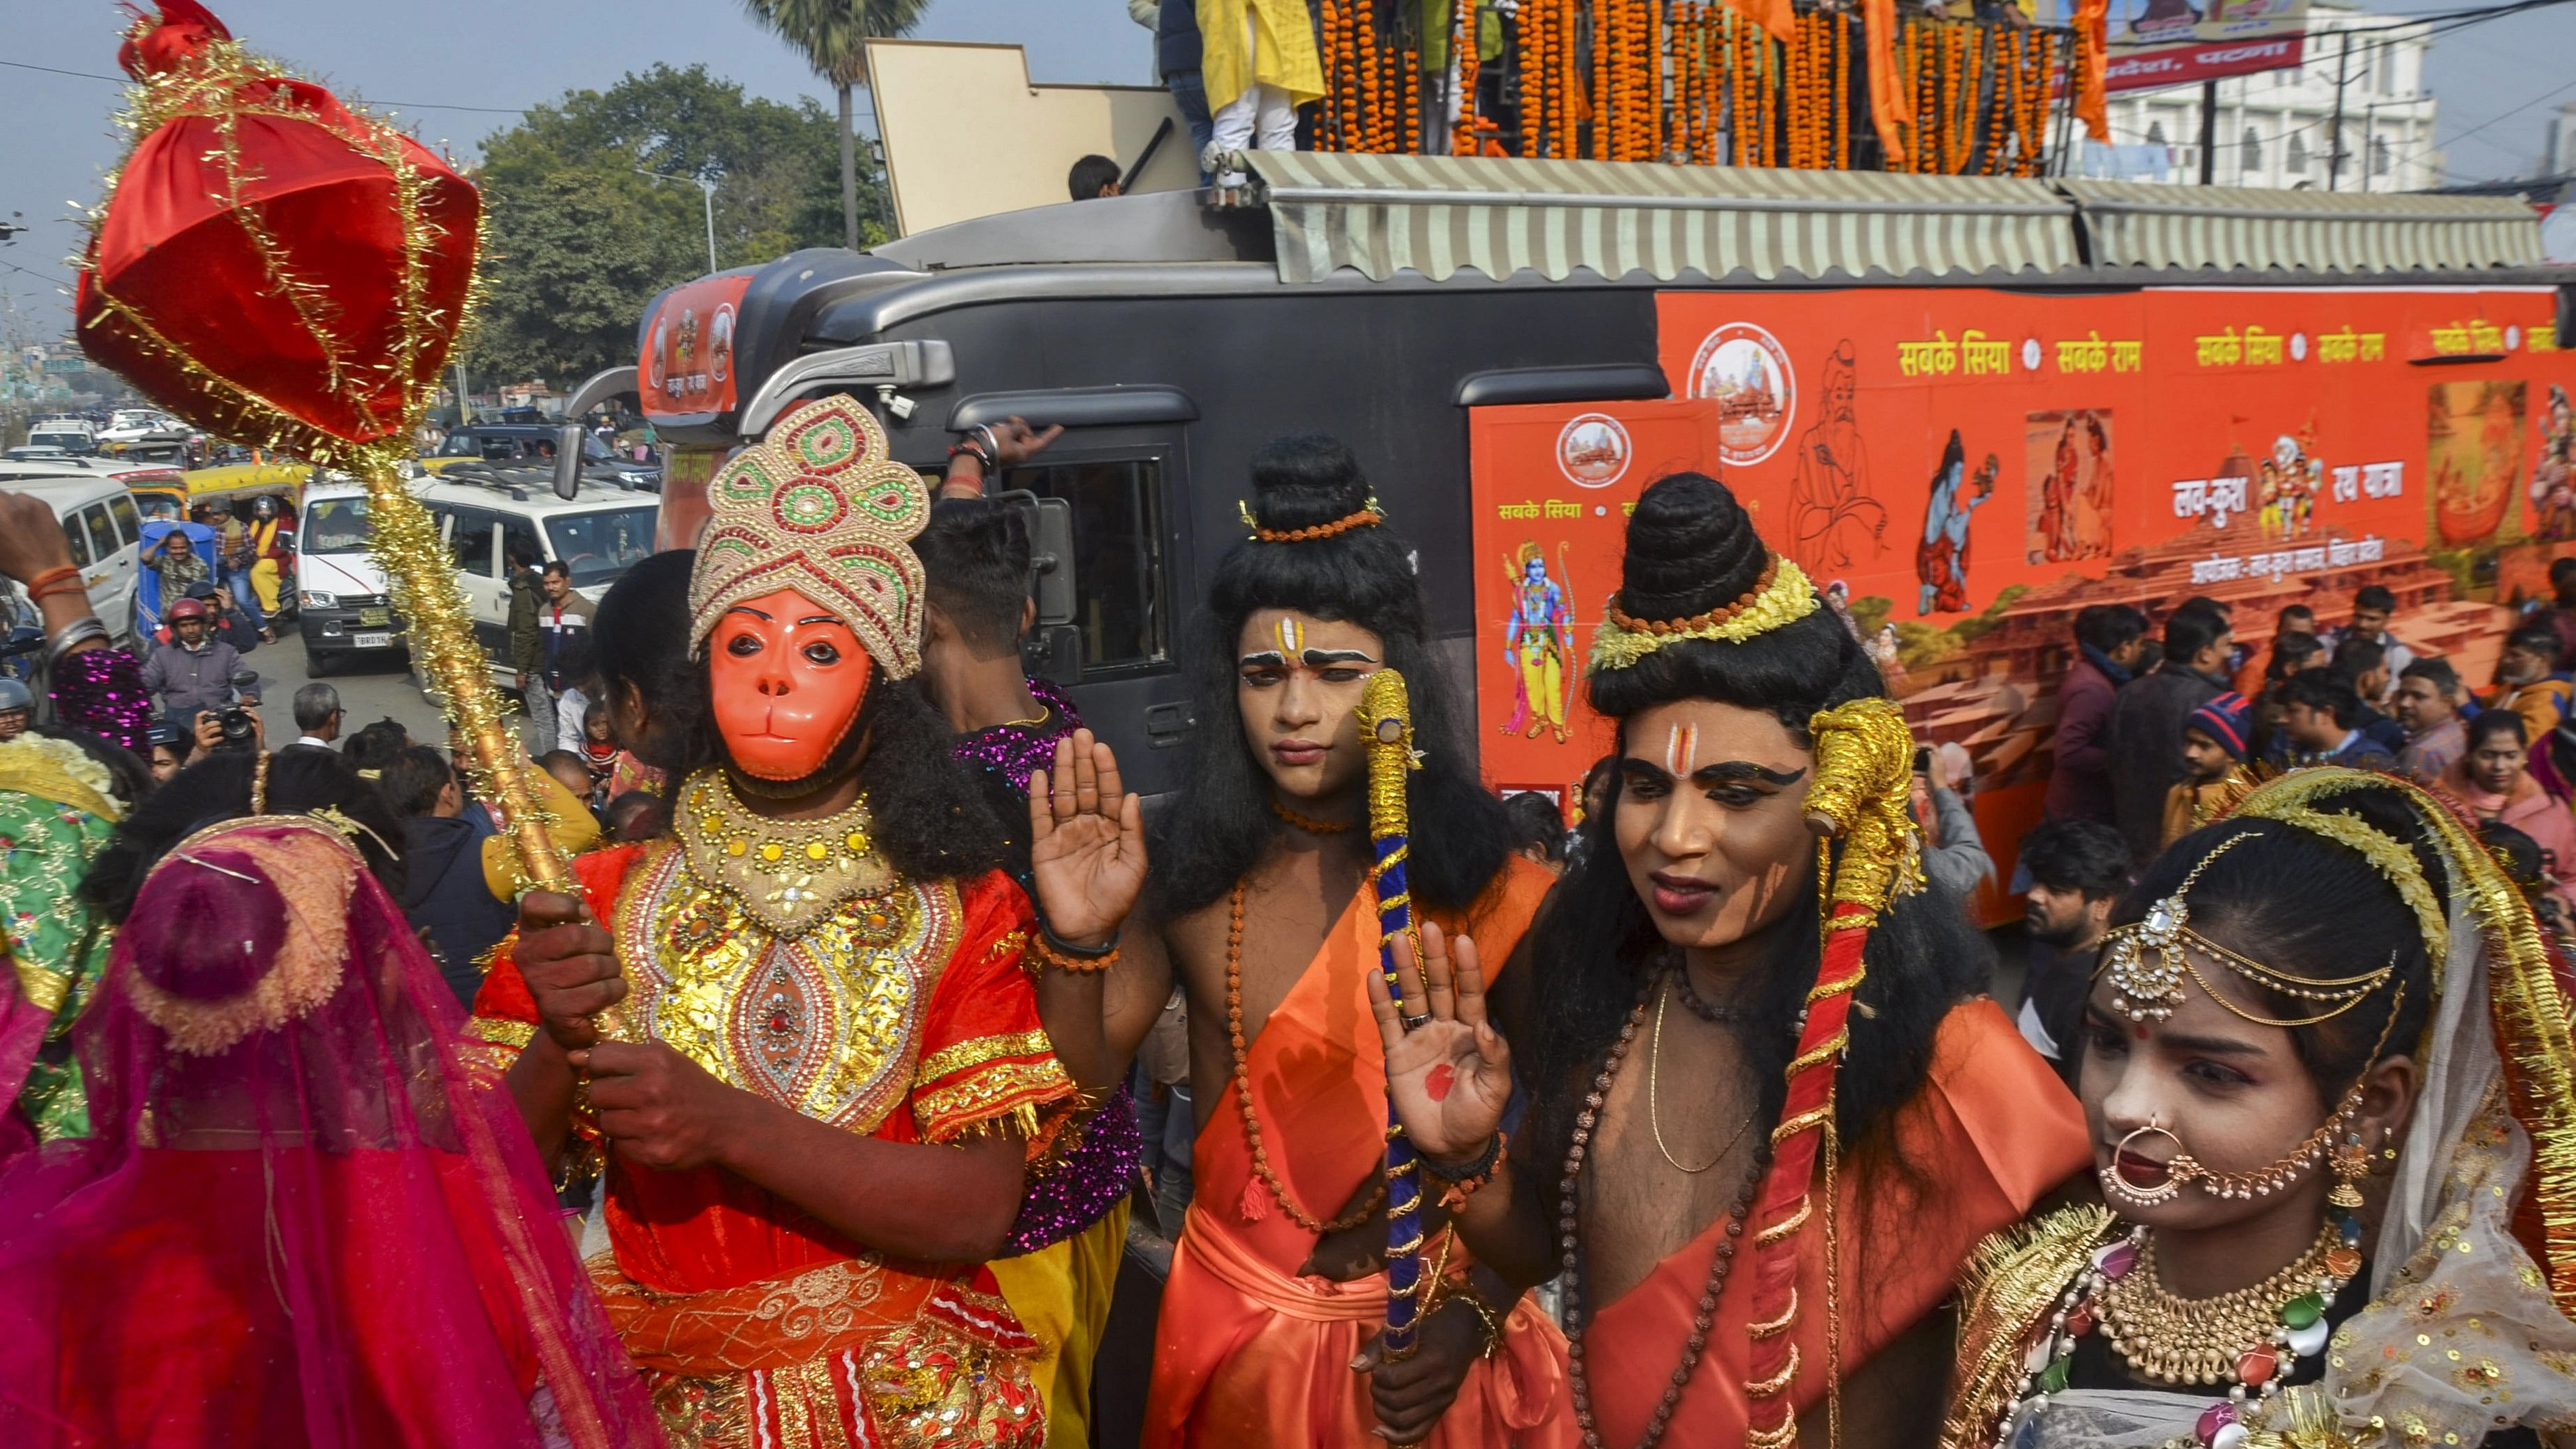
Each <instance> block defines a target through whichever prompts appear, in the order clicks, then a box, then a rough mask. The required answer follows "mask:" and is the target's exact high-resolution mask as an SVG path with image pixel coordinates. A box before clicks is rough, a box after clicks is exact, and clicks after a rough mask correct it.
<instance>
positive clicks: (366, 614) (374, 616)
mask: <svg viewBox="0 0 2576 1449" xmlns="http://www.w3.org/2000/svg"><path fill="white" fill-rule="evenodd" d="M393 621H394V611H393V610H391V609H360V610H359V611H358V622H359V623H361V624H373V625H376V626H379V627H381V626H383V625H386V624H390V623H392V622H393Z"/></svg>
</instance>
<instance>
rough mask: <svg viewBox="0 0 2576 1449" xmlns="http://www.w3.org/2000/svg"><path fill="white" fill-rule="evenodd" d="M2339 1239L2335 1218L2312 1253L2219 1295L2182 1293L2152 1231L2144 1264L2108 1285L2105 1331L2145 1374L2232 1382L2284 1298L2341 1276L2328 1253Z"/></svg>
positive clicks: (2267, 1335)
mask: <svg viewBox="0 0 2576 1449" xmlns="http://www.w3.org/2000/svg"><path fill="white" fill-rule="evenodd" d="M2337 1241H2338V1239H2337V1235H2336V1231H2335V1224H2334V1222H2333V1221H2332V1219H2331V1218H2329V1219H2328V1220H2327V1222H2326V1223H2325V1224H2324V1225H2323V1226H2322V1227H2321V1228H2319V1229H2318V1231H2317V1240H2316V1242H2315V1243H2313V1244H2311V1245H2310V1246H2309V1248H2308V1250H2307V1251H2306V1252H2305V1253H2302V1254H2300V1255H2299V1257H2298V1258H2297V1259H2296V1260H2295V1261H2293V1262H2291V1263H2290V1264H2288V1265H2287V1266H2285V1267H2283V1268H2282V1269H2281V1270H2280V1271H2279V1272H2276V1273H2274V1274H2273V1275H2272V1276H2271V1277H2269V1278H2266V1279H2264V1280H2263V1281H2262V1282H2260V1283H2257V1284H2255V1285H2254V1286H2252V1287H2250V1288H2239V1289H2237V1290H2236V1291H2235V1292H2233V1293H2222V1294H2220V1295H2218V1296H2217V1297H2215V1298H2181V1297H2177V1296H2175V1294H2174V1293H2173V1292H2172V1291H2171V1290H2169V1289H2167V1288H2166V1287H2165V1285H2164V1281H2163V1279H2162V1278H2161V1277H2160V1276H2159V1275H2158V1273H2157V1271H2156V1238H2155V1234H2154V1233H2152V1232H2150V1233H2149V1234H2147V1239H2146V1244H2145V1246H2144V1247H2143V1248H2142V1249H2141V1250H2140V1252H2139V1256H2138V1264H2137V1267H2136V1268H2135V1269H2133V1270H2132V1271H2130V1272H2127V1273H2124V1274H2122V1275H2121V1276H2119V1277H2117V1278H2113V1279H2110V1280H2108V1281H2106V1282H2104V1283H2103V1285H2102V1288H2101V1299H2102V1334H2103V1337H2104V1338H2105V1339H2106V1340H2107V1341H2108V1342H2109V1343H2110V1345H2111V1349H2112V1351H2113V1352H2114V1353H2117V1354H2118V1355H2119V1356H2120V1357H2121V1358H2122V1359H2124V1360H2126V1361H2127V1362H2128V1365H2129V1367H2130V1368H2132V1369H2135V1370H2136V1371H2137V1373H2138V1375H2139V1377H2141V1378H2145V1379H2149V1380H2152V1381H2154V1382H2156V1383H2160V1384H2218V1383H2227V1382H2231V1381H2233V1380H2234V1379H2235V1378H2236V1375H2237V1362H2238V1360H2240V1359H2241V1358H2243V1357H2244V1356H2245V1354H2246V1353H2247V1352H2248V1351H2250V1350H2252V1349H2255V1348H2258V1347H2260V1346H2262V1345H2264V1344H2267V1343H2270V1342H2272V1339H2273V1334H2274V1332H2275V1330H2277V1329H2278V1328H2279V1327H2280V1325H2281V1305H2282V1304H2284V1303H2287V1302H2289V1301H2290V1300H2291V1299H2293V1298H2298V1297H2301V1296H2303V1295H2306V1294H2309V1293H2313V1292H2317V1291H2319V1289H2320V1287H2321V1286H2322V1285H2324V1284H2330V1283H2333V1282H2334V1281H2335V1279H2334V1276H2333V1275H2332V1274H2330V1273H2328V1272H2327V1271H2326V1253H2327V1252H2328V1251H2329V1250H2330V1249H2332V1248H2333V1247H2334V1246H2335V1244H2336V1242H2337Z"/></svg>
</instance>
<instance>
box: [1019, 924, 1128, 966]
mask: <svg viewBox="0 0 2576 1449" xmlns="http://www.w3.org/2000/svg"><path fill="white" fill-rule="evenodd" d="M1025 949H1026V952H1027V954H1028V955H1029V956H1033V957H1035V958H1036V959H1037V964H1038V965H1039V966H1040V967H1046V966H1052V967H1054V968H1055V969H1057V970H1058V971H1070V972H1073V973H1074V974H1076V975H1088V974H1090V973H1092V972H1096V971H1106V970H1108V969H1109V968H1110V967H1112V966H1115V965H1117V964H1118V938H1117V937H1115V936H1112V937H1110V938H1109V944H1108V945H1106V946H1075V945H1070V944H1068V943H1066V942H1064V941H1060V940H1058V939H1056V934H1055V932H1053V931H1051V930H1048V929H1047V928H1046V927H1045V926H1043V925H1042V926H1040V927H1038V928H1037V930H1036V932H1034V933H1033V934H1031V935H1030V937H1029V940H1028V945H1027V947H1026V948H1025Z"/></svg>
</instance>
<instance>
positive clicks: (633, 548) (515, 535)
mask: <svg viewBox="0 0 2576 1449" xmlns="http://www.w3.org/2000/svg"><path fill="white" fill-rule="evenodd" d="M552 476H553V475H552V474H551V473H550V472H548V471H546V470H542V469H535V468H488V467H477V468H472V469H459V470H456V471H454V472H450V473H448V474H446V475H444V476H442V477H436V478H432V477H428V476H423V477H420V478H416V479H414V480H413V481H412V482H411V484H410V488H411V492H412V496H413V497H415V498H418V499H419V500H420V501H421V503H422V504H423V505H424V506H426V507H427V508H428V509H429V512H430V516H431V517H433V518H435V519H437V520H438V532H439V536H440V537H441V538H444V539H445V540H447V545H448V549H449V551H450V552H451V553H452V554H453V556H454V557H455V559H456V571H457V582H458V583H459V584H460V585H461V586H462V587H463V588H464V591H465V601H466V606H467V608H468V609H470V610H471V611H472V613H473V615H474V634H475V637H476V638H477V639H479V640H481V641H482V644H483V649H484V653H485V654H486V655H487V656H489V658H490V660H491V664H492V677H493V679H494V681H495V682H497V683H499V684H500V685H501V686H502V687H503V688H505V689H506V688H509V687H511V686H512V685H514V684H515V683H516V682H517V671H516V670H514V669H513V668H512V667H511V665H510V580H509V574H508V573H507V572H506V567H507V561H508V560H509V559H511V558H513V557H518V558H525V559H531V560H535V561H537V562H540V563H542V562H546V561H550V560H554V559H561V560H563V561H564V563H565V564H566V565H567V566H568V567H569V568H570V569H571V570H572V583H573V587H574V588H575V589H576V590H578V591H580V592H581V593H582V594H583V595H585V596H587V597H588V598H590V599H592V600H593V601H596V600H597V599H598V598H599V596H600V595H601V594H604V593H606V592H607V591H608V586H609V585H610V584H612V583H614V582H616V581H617V579H618V578H619V576H621V575H623V574H624V573H625V572H626V570H627V569H629V568H631V567H633V566H634V564H635V563H636V561H637V560H639V559H641V558H643V557H644V556H645V555H646V554H648V553H650V552H652V550H653V529H654V526H655V525H656V524H657V523H658V522H659V521H660V514H661V500H660V499H659V498H657V497H655V496H654V495H652V494H650V493H639V492H635V491H632V490H629V489H625V488H617V487H608V486H603V485H601V484H599V483H597V482H594V481H590V480H585V481H584V482H583V484H582V487H581V491H580V493H579V495H578V496H576V497H574V498H573V499H571V500H570V501H566V500H564V499H561V498H558V497H556V496H555V495H554V492H553V488H552ZM367 535H368V529H367V493H366V489H365V488H364V487H363V486H361V485H360V484H358V483H356V482H355V481H352V480H348V479H345V478H343V477H341V476H340V475H336V474H335V475H332V476H331V479H330V481H328V482H322V483H316V484H315V485H313V486H312V487H311V488H308V489H307V490H306V491H305V495H304V517H303V520H302V526H301V527H300V528H298V529H297V530H296V535H295V549H296V567H297V570H298V572H297V575H296V578H297V587H298V589H299V603H300V604H301V606H302V612H301V617H300V620H299V622H300V625H301V627H302V629H303V631H304V648H305V654H306V659H307V661H308V665H309V672H310V673H312V674H313V675H314V676H316V677H319V676H321V675H323V674H326V673H328V672H329V671H330V670H332V669H335V668H337V667H338V666H339V664H340V663H341V661H342V660H343V659H345V658H346V657H347V656H349V655H351V654H355V653H358V652H360V651H366V652H374V651H376V650H383V649H393V648H397V647H399V646H400V645H401V643H402V622H401V621H400V620H399V619H396V618H395V617H394V616H393V609H392V603H391V601H390V600H389V599H388V598H387V597H386V589H385V584H384V576H383V575H382V574H381V573H379V572H378V571H377V569H376V564H375V560H374V559H373V558H372V557H370V556H369V555H368V553H367Z"/></svg>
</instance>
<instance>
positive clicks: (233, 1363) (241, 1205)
mask: <svg viewBox="0 0 2576 1449" xmlns="http://www.w3.org/2000/svg"><path fill="white" fill-rule="evenodd" d="M460 1025H461V1021H460V1012H459V1010H458V1007H457V1005H456V999H455V997H454V995H453V994H452V993H450V992H449V991H448V989H447V987H446V985H445V983H444V982H442V981H441V980H440V978H439V974H438V969H437V967H436V966H435V965H433V964H432V963H431V961H430V959H429V956H428V955H427V953H426V952H425V951H424V950H423V949H422V947H421V946H420V944H419V942H418V941H417V940H416V939H415V938H414V937H413V935H412V934H411V932H410V929H409V928H408V927H407V926H406V925H405V923H404V921H403V918H402V914H401V912H400V911H399V910H398V909H397V908H396V907H395V905H394V903H393V900H392V899H391V897H389V896H388V895H387V894H386V893H385V891H384V889H383V887H382V886H380V885H379V884H377V882H376V880H375V878H374V877H373V876H372V875H371V874H369V873H368V871H367V870H366V868H365V866H364V863H363V862H362V860H361V858H360V856H359V854H358V852H357V851H355V850H353V849H352V848H351V847H350V845H349V844H348V842H347V841H345V840H344V839H342V838H341V836H340V835H339V834H338V833H337V832H335V831H334V830H333V829H332V827H331V825H329V824H326V823H325V822H323V821H321V820H317V819H315V818H313V817H311V816H301V815H298V816H281V815H261V816H252V817H247V818H241V819H234V820H229V821H226V822H223V823H222V824H219V825H215V826H211V827H208V828H206V829H203V830H200V831H198V832H197V833H196V834H194V835H192V836H190V837H189V838H188V839H187V840H185V841H183V842H181V843H180V844H179V845H178V846H177V847H175V848H174V849H173V850H172V851H171V852H170V853H169V854H168V855H167V856H165V857H163V859H162V860H161V861H160V862H159V863H158V864H157V865H156V866H155V867H154V868H153V871H152V874H151V876H150V877H149V878H148V879H147V880H146V881H145V883H144V885H143V888H142V891H141V893H140V894H139V895H138V897H137V899H136V901H135V906H134V910H133V913H132V915H131V916H130V917H129V919H128V921H127V923H126V925H125V927H124V928H123V930H122V932H121V933H120V935H119V936H118V938H117V942H116V947H115V952H114V954H113V956H112V957H111V959H110V961H109V963H108V968H107V974H106V977H105V979H104V981H103V982H102V984H101V986H100V989H99V993H98V996H97V998H96V999H95V1000H94V1001H93V1002H92V1003H91V1006H90V1009H89V1010H88V1012H87V1013H86V1014H85V1015H84V1016H83V1017H82V1019H81V1021H80V1023H79V1025H78V1026H77V1027H76V1028H75V1035H74V1040H75V1046H76V1050H77V1052H78V1054H79V1057H80V1061H81V1066H82V1069H83V1071H84V1073H85V1074H86V1079H87V1083H88V1087H89V1093H90V1111H91V1115H92V1120H93V1122H94V1124H95V1127H96V1136H95V1137H94V1138H93V1139H91V1140H89V1141H87V1142H64V1143H58V1144H54V1145H51V1146H48V1147H46V1148H44V1149H43V1150H41V1151H39V1152H36V1153H32V1154H28V1155H26V1156H23V1157H21V1158H19V1159H18V1160H17V1161H15V1162H13V1163H11V1164H10V1165H9V1166H8V1167H7V1168H6V1169H5V1170H0V1425H5V1426H7V1431H8V1432H7V1433H6V1435H5V1438H6V1440H7V1442H9V1443H10V1444H12V1445H16V1446H48V1449H50V1446H65V1449H69V1446H75V1445H77V1446H91V1445H99V1446H105V1445H116V1446H137V1445H148V1446H153V1449H217V1446H234V1445H252V1444H280V1445H283V1444H294V1445H314V1446H320V1449H361V1446H365V1449H375V1446H387V1445H402V1446H415V1445H416V1446H423V1449H427V1446H448V1445H460V1446H461V1445H474V1446H532V1449H533V1446H541V1445H547V1446H551V1445H571V1446H578V1449H625V1446H630V1445H658V1444H659V1443H660V1442H661V1438H660V1434H659V1431H658V1429H657V1428H656V1427H655V1425H654V1420H653V1415H652V1412H651V1408H650V1405H649V1404H648V1402H647V1401H646V1398H645V1396H644V1393H643V1390H642V1388H641V1386H640V1384H639V1382H638V1380H637V1378H636V1376H635V1373H634V1370H633V1368H632V1367H631V1365H630V1364H629V1363H628V1361H627V1357H626V1354H625V1351H624V1350H623V1349H622V1348H621V1347H620V1345H619V1343H618V1341H617V1338H616V1336H615V1334H614V1333H613V1332H612V1331H611V1330H610V1328H609V1325H608V1321H607V1318H606V1316H605V1315H604V1313H603V1312H602V1311H601V1309H600V1306H599V1303H598V1300H597V1299H596V1298H595V1297H594V1296H593V1294H592V1292H591V1290H590V1287H589V1284H588V1280H587V1278H586V1277H585V1276H584V1274H583V1272H582V1268H581V1264H580V1262H579V1260H578V1258H577V1256H576V1255H575V1253H574V1251H573V1246H572V1242H571V1240H570V1238H569V1236H568V1235H567V1233H566V1232H565V1229H564V1227H563V1225H562V1222H561V1217H560V1214H559V1213H558V1212H557V1210H556V1206H555V1200H554V1194H553V1192H552V1191H551V1189H550V1187H549V1185H548V1181H547V1177H546V1174H545V1171H544V1169H543V1167H542V1166H541V1165H540V1163H539V1160H538V1158H537V1154H536V1150H535V1148H534V1146H533V1145H532V1144H531V1143H530V1142H529V1141H528V1138H527V1134H526V1131H525V1129H524V1128H523V1127H522V1126H521V1124H520V1121H519V1117H518V1114H517V1112H516V1111H515V1110H514V1109H513V1107H512V1105H511V1103H510V1100H509V1097H508V1095H507V1092H506V1089H503V1088H502V1087H501V1086H500V1085H499V1083H498V1081H497V1078H495V1077H494V1076H492V1075H491V1073H490V1072H489V1071H488V1070H485V1069H482V1068H479V1067H478V1066H477V1065H476V1064H475V1061H474V1059H473V1058H472V1057H471V1056H470V1055H469V1053H470V1052H471V1050H472V1047H471V1044H470V1043H463V1042H460V1040H459V1031H458V1029H459V1027H460Z"/></svg>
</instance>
